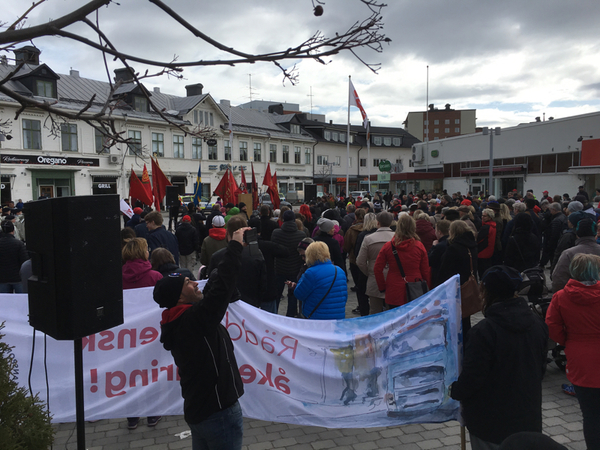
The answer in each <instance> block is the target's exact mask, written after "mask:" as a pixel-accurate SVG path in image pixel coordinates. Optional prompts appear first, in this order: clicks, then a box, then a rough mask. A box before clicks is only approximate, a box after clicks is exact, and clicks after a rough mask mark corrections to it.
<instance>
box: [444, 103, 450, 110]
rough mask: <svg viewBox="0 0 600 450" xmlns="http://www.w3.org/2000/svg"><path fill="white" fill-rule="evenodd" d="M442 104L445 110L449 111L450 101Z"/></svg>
mask: <svg viewBox="0 0 600 450" xmlns="http://www.w3.org/2000/svg"><path fill="white" fill-rule="evenodd" d="M444 106H445V107H446V111H450V103H446V104H445V105H444Z"/></svg>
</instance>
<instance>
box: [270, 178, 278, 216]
mask: <svg viewBox="0 0 600 450" xmlns="http://www.w3.org/2000/svg"><path fill="white" fill-rule="evenodd" d="M268 192H269V194H270V195H271V202H272V203H273V208H274V209H279V189H278V188H277V172H275V173H273V176H272V177H271V186H269V189H268Z"/></svg>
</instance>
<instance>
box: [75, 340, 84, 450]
mask: <svg viewBox="0 0 600 450" xmlns="http://www.w3.org/2000/svg"><path fill="white" fill-rule="evenodd" d="M73 348H74V354H75V417H76V420H77V450H85V409H84V405H83V342H82V339H81V338H77V339H75V340H74V341H73Z"/></svg>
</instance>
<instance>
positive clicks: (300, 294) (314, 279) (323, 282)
mask: <svg viewBox="0 0 600 450" xmlns="http://www.w3.org/2000/svg"><path fill="white" fill-rule="evenodd" d="M334 273H335V274H336V276H335V282H333V277H334ZM332 283H333V286H332ZM330 286H332V287H331V290H330V291H329V293H328V294H327V297H325V299H324V300H323V301H322V302H321V304H320V305H319V307H318V308H317V310H316V311H315V312H314V314H313V315H312V316H311V317H310V318H311V319H316V320H326V319H344V318H345V317H346V301H347V300H348V284H347V283H346V275H345V274H344V271H343V270H342V269H340V268H339V267H337V266H335V265H334V264H333V263H332V262H331V261H326V262H322V261H317V262H315V264H314V265H313V266H312V267H309V268H308V269H307V270H306V272H304V275H302V278H300V281H299V282H298V284H297V285H296V289H294V295H295V296H296V298H297V299H298V300H301V301H302V313H303V314H304V316H305V317H308V316H309V315H310V313H312V311H313V310H314V309H315V307H316V306H317V305H318V304H319V302H320V301H321V299H322V298H323V296H324V295H325V294H326V293H327V291H328V290H329V287H330Z"/></svg>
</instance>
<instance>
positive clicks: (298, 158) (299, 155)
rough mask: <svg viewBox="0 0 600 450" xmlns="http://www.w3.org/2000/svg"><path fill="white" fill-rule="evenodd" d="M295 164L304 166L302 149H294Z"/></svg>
mask: <svg viewBox="0 0 600 450" xmlns="http://www.w3.org/2000/svg"><path fill="white" fill-rule="evenodd" d="M294 164H302V147H294Z"/></svg>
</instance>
